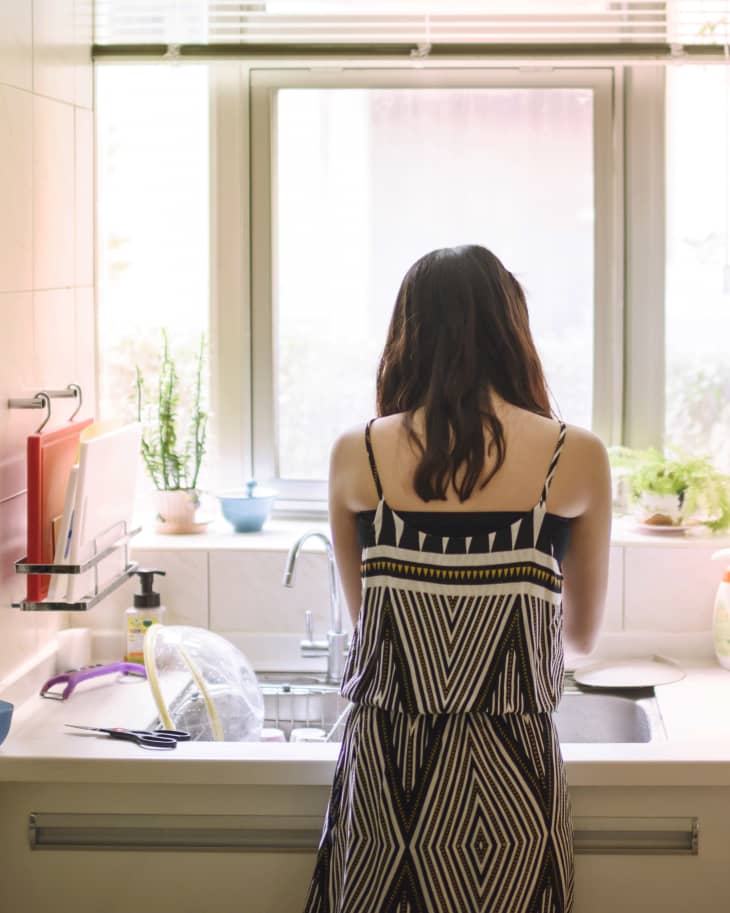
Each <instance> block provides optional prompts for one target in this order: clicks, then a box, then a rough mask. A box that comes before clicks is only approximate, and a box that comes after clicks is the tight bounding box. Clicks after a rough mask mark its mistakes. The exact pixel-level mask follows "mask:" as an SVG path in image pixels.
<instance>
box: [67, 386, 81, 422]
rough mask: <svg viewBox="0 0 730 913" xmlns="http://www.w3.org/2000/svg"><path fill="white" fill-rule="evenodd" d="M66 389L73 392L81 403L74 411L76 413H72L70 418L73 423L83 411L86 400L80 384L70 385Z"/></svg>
mask: <svg viewBox="0 0 730 913" xmlns="http://www.w3.org/2000/svg"><path fill="white" fill-rule="evenodd" d="M66 389H67V390H71V391H72V392H73V395H74V396H75V397H77V398H78V401H79V404H78V406H77V407H76V408H75V409H74V411H73V412H72V413H71V417H70V418H69V421H70V422H72V421H73V420H74V419H75V418H76V416H77V415H78V414H79V412H80V411H81V405H82V403H83V401H84V398H83V395H82V393H81V387H80V386H79V385H78V384H69V385H68V387H67V388H66Z"/></svg>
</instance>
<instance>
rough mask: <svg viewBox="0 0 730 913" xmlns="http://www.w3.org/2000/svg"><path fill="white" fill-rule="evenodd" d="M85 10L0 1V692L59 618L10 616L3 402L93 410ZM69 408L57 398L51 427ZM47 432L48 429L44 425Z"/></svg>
mask: <svg viewBox="0 0 730 913" xmlns="http://www.w3.org/2000/svg"><path fill="white" fill-rule="evenodd" d="M91 7H92V2H91V0H12V2H11V3H0V124H1V125H2V127H1V131H2V141H0V201H2V203H1V204H0V683H1V682H2V681H3V679H5V678H6V677H7V676H9V675H11V674H12V673H13V671H14V670H15V669H16V668H17V667H18V666H20V665H21V664H22V663H23V662H24V661H26V660H27V659H29V658H30V657H31V656H32V655H33V654H34V653H35V652H36V651H37V650H38V649H39V648H40V647H42V646H43V645H44V644H45V643H46V642H47V641H48V640H49V639H50V638H52V637H53V635H54V633H55V632H56V631H57V630H58V628H59V627H62V626H65V624H66V623H67V619H66V617H65V615H61V616H57V615H50V614H46V613H42V614H30V613H21V612H20V611H18V610H17V609H13V608H11V603H12V602H13V601H14V600H15V599H17V598H18V597H19V596H20V595H21V594H22V592H23V589H24V581H23V580H22V578H20V577H19V576H17V575H15V574H14V572H13V562H14V561H15V560H16V559H17V558H20V557H22V556H23V555H24V554H25V542H24V540H25V510H26V496H25V488H26V481H25V464H24V458H25V437H26V435H27V434H29V433H30V432H32V431H34V430H35V428H36V427H37V425H38V424H39V415H40V413H38V412H31V411H22V412H21V411H10V410H8V409H7V408H6V401H7V399H8V397H21V396H32V395H33V394H35V393H36V392H37V391H38V390H40V389H43V388H46V387H47V388H56V387H59V388H62V387H65V386H66V385H67V384H69V383H71V382H77V383H80V384H81V385H82V387H83V389H84V411H83V414H90V412H91V410H93V407H94V230H93V225H94V210H93V191H94V176H93V161H94V148H93V118H94V113H93V107H94V106H93V79H92V64H91V15H92V14H91ZM69 407H70V401H66V400H56V401H55V403H54V411H55V413H56V419H57V420H58V421H63V420H64V419H65V418H66V417H67V416H68V414H69ZM49 427H50V426H49Z"/></svg>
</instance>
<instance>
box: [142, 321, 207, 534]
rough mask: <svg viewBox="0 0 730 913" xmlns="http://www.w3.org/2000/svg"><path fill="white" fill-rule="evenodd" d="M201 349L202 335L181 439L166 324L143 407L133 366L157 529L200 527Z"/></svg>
mask: <svg viewBox="0 0 730 913" xmlns="http://www.w3.org/2000/svg"><path fill="white" fill-rule="evenodd" d="M204 354H205V337H204V336H202V335H201V338H200V347H199V350H198V356H197V360H196V363H195V383H194V386H193V402H192V406H191V409H190V417H189V426H188V434H187V438H186V440H185V441H184V443H183V442H182V441H180V440H179V423H180V416H179V410H180V393H179V388H180V381H179V377H178V372H177V367H176V365H175V361H174V360H173V358H172V357H171V355H170V347H169V342H168V338H167V332H166V331H165V330H163V331H162V359H161V363H160V373H159V379H158V385H157V398H156V403H154V404H151V405H149V406H147V407H146V408H143V405H144V404H143V391H144V386H145V384H144V380H143V378H142V372H141V370H140V368H139V365H137V366H136V372H137V377H136V390H137V418H138V420H139V421H140V422H142V425H143V434H142V458H143V459H144V462H145V465H146V467H147V471H148V473H149V475H150V478H151V479H152V481H153V483H154V485H155V488H156V489H157V492H156V494H157V530H158V532H163V533H190V532H195V531H196V530H197V529H198V528H199V526H198V525H197V524H196V522H195V512H196V510H197V508H198V507H199V505H200V497H199V491H198V487H197V486H198V475H199V473H200V467H201V464H202V461H203V457H204V455H205V442H206V432H207V423H208V416H207V413H206V412H205V411H204V410H203V408H202V404H201V397H202V377H203V360H204ZM143 413H144V417H143Z"/></svg>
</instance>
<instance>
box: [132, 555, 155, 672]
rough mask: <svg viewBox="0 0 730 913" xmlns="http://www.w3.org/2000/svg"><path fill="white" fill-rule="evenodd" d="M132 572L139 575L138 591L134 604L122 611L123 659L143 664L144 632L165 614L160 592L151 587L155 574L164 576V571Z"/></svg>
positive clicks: (145, 570)
mask: <svg viewBox="0 0 730 913" xmlns="http://www.w3.org/2000/svg"><path fill="white" fill-rule="evenodd" d="M134 573H135V574H136V575H137V576H138V577H139V581H140V591H139V593H135V594H134V605H131V606H130V607H129V608H128V609H127V610H126V612H125V613H124V615H125V625H124V629H125V632H126V642H127V647H126V653H125V656H124V659H125V661H126V662H128V663H141V664H143V665H144V635H145V632H146V631H147V628H149V627H151V626H152V625H154V624H162V616H163V615H164V614H165V606H163V605H162V604H161V602H160V594H159V593H156V592H155V591H154V590H153V589H152V587H153V586H154V582H155V574H161V575H162V576H164V575H165V572H164V571H157V570H147V569H146V568H145V569H143V568H138V569H137V570H136V571H135V572H134Z"/></svg>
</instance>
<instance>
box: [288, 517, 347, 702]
mask: <svg viewBox="0 0 730 913" xmlns="http://www.w3.org/2000/svg"><path fill="white" fill-rule="evenodd" d="M311 537H316V538H317V539H321V540H322V542H324V545H325V548H326V549H327V565H328V574H329V595H330V629H329V631H328V632H327V640H313V638H312V613H311V612H310V611H306V612H305V613H304V625H305V632H306V637H305V639H304V640H302V641H300V643H299V649H300V651H301V655H302V656H326V657H327V681H328V682H331V683H336V684H339V683H340V681H341V680H342V673H343V672H344V669H345V651H346V649H347V634H345V632H344V631H343V630H342V608H341V606H340V600H339V596H338V593H337V573H336V570H335V553H334V551H333V549H332V543H331V542H330V540H329V538H328V537H327V536H326V535H325V534H324V533H320V532H317V531H316V530H310V531H309V532H306V533H304V534H303V535H301V536H300V537H299V538H298V539H297V541H296V542H295V543H294V545H292V547H291V548H290V549H289V554H288V556H287V559H286V567H285V568H284V579H283V580H282V583H283V585H284V586H287V587H292V586H294V567H295V565H296V562H297V558H298V557H299V552H300V551H301V549H302V546H303V545H304V543H305V542H306V540H307V539H309V538H311Z"/></svg>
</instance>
